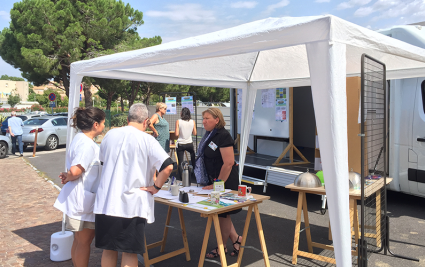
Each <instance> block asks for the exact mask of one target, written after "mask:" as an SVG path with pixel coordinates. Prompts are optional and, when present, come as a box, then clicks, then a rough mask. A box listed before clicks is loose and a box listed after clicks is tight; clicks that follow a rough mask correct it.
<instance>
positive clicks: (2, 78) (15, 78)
mask: <svg viewBox="0 0 425 267" xmlns="http://www.w3.org/2000/svg"><path fill="white" fill-rule="evenodd" d="M0 80H6V81H16V82H20V81H25V79H24V78H20V77H13V76H7V75H6V74H4V75H2V76H1V77H0Z"/></svg>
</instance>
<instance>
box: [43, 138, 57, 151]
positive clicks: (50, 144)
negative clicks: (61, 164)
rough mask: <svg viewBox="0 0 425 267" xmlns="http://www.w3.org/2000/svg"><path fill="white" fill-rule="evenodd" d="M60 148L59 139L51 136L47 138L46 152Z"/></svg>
mask: <svg viewBox="0 0 425 267" xmlns="http://www.w3.org/2000/svg"><path fill="white" fill-rule="evenodd" d="M56 148H58V138H57V137H56V136H54V135H51V136H49V137H48V138H47V141H46V147H45V149H46V150H55V149H56Z"/></svg>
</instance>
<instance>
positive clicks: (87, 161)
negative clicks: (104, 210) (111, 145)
mask: <svg viewBox="0 0 425 267" xmlns="http://www.w3.org/2000/svg"><path fill="white" fill-rule="evenodd" d="M72 123H73V124H72V127H74V128H75V129H77V130H80V132H79V133H77V134H76V135H75V137H74V139H73V140H72V142H71V145H70V147H69V148H68V150H67V152H66V168H67V169H68V171H67V172H63V173H61V174H60V175H59V177H60V178H61V182H62V184H64V186H63V188H62V190H61V192H60V193H59V196H58V198H57V200H56V202H55V204H54V207H55V208H57V209H59V210H60V211H62V212H63V213H65V215H66V217H65V227H66V229H67V230H70V231H73V232H74V242H73V243H72V248H71V257H72V263H73V264H74V266H88V263H89V258H90V245H91V243H92V241H93V238H94V227H95V223H94V220H95V215H94V214H93V205H94V201H95V195H96V191H97V187H98V185H99V179H100V175H99V172H100V170H99V169H100V162H99V146H98V145H97V144H96V143H95V142H94V141H93V138H95V137H96V136H98V135H99V134H101V133H102V131H103V129H104V128H105V112H103V111H102V110H100V109H98V108H93V107H90V108H87V109H85V108H78V109H77V110H76V111H75V113H74V115H73V116H72Z"/></svg>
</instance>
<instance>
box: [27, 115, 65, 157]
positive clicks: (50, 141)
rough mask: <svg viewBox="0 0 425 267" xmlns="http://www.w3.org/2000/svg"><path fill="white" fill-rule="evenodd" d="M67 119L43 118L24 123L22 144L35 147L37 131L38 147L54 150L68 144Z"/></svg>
mask: <svg viewBox="0 0 425 267" xmlns="http://www.w3.org/2000/svg"><path fill="white" fill-rule="evenodd" d="M67 120H68V118H67V117H51V116H49V117H47V116H42V117H38V118H33V119H29V120H26V121H24V127H22V130H23V134H22V142H23V143H24V145H26V146H28V145H34V139H35V131H37V129H38V135H37V146H44V147H45V149H46V150H54V149H56V148H57V147H58V146H59V145H64V144H66V133H67Z"/></svg>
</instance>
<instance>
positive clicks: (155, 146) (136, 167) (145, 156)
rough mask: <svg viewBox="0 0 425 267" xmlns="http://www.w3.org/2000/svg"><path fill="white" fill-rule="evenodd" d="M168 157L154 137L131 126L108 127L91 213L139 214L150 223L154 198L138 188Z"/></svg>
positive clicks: (149, 180) (101, 150)
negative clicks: (99, 177)
mask: <svg viewBox="0 0 425 267" xmlns="http://www.w3.org/2000/svg"><path fill="white" fill-rule="evenodd" d="M167 158H169V155H168V154H167V153H166V152H165V151H164V149H163V148H162V147H161V145H160V144H159V143H158V141H156V140H155V138H153V137H152V136H151V135H149V134H147V133H145V132H142V131H140V130H138V129H136V128H135V127H133V126H126V127H121V128H117V129H113V130H110V131H109V132H108V133H107V134H106V136H105V137H104V138H103V141H102V144H101V146H100V154H99V159H100V161H101V162H103V168H102V178H101V179H100V184H99V188H98V191H97V194H96V202H95V205H94V213H96V214H106V215H110V216H116V217H123V218H133V217H141V218H145V219H146V220H147V222H148V223H153V222H154V221H155V217H154V197H153V195H152V194H151V193H149V192H146V191H142V190H140V187H148V186H152V185H153V184H154V181H153V176H154V173H155V170H158V171H159V169H160V168H161V166H162V164H163V163H164V161H165V160H166V159H167Z"/></svg>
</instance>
